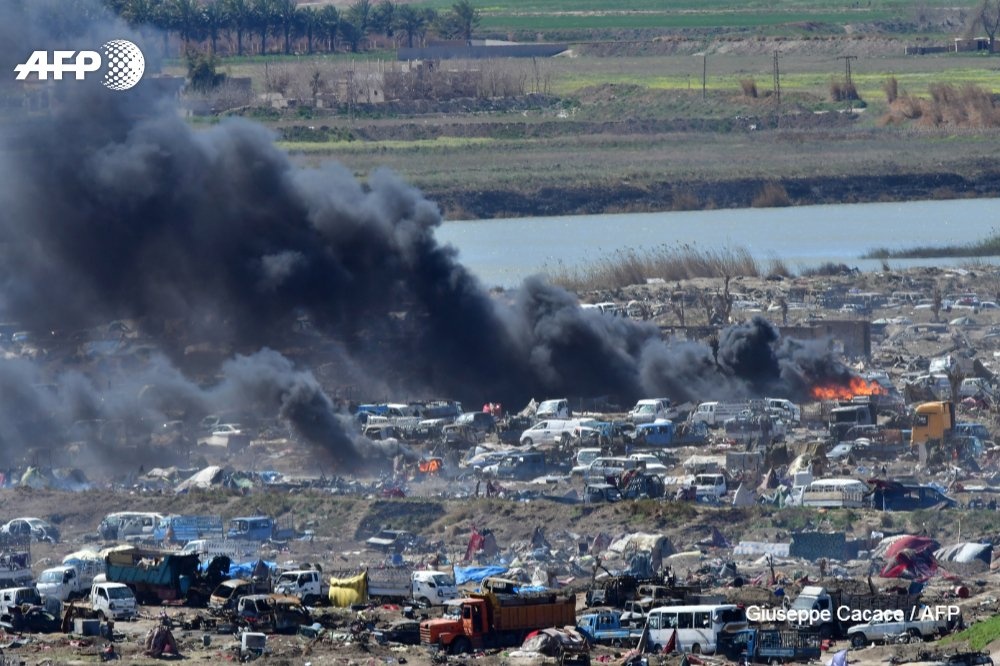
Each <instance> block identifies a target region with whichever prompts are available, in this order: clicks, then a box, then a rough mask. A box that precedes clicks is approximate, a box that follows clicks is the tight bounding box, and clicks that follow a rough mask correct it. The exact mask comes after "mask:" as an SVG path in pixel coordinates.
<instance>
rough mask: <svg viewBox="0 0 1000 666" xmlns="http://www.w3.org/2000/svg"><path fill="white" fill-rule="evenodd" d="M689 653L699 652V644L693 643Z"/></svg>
mask: <svg viewBox="0 0 1000 666" xmlns="http://www.w3.org/2000/svg"><path fill="white" fill-rule="evenodd" d="M691 654H701V646H700V645H698V644H697V643H695V644H694V645H692V646H691Z"/></svg>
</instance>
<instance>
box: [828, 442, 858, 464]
mask: <svg viewBox="0 0 1000 666" xmlns="http://www.w3.org/2000/svg"><path fill="white" fill-rule="evenodd" d="M853 450H854V443H853V442H841V443H840V444H837V445H836V446H835V447H833V448H832V449H830V450H829V451H827V452H826V458H827V460H846V459H847V456H849V455H851V451H853Z"/></svg>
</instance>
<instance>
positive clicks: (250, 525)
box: [226, 516, 274, 541]
mask: <svg viewBox="0 0 1000 666" xmlns="http://www.w3.org/2000/svg"><path fill="white" fill-rule="evenodd" d="M272 534H274V520H272V519H271V518H269V517H267V516H246V517H243V518H233V519H232V520H230V521H229V531H228V532H226V538H229V539H244V540H246V541H267V540H268V539H270V538H271V535H272Z"/></svg>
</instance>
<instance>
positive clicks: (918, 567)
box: [879, 535, 941, 582]
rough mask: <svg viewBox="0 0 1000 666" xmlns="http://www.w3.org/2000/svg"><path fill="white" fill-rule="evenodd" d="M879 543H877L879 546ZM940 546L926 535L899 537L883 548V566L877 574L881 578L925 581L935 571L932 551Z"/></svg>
mask: <svg viewBox="0 0 1000 666" xmlns="http://www.w3.org/2000/svg"><path fill="white" fill-rule="evenodd" d="M881 545H882V544H879V546H880V547H881ZM940 547H941V544H939V543H938V542H937V541H935V540H934V539H931V538H928V537H922V536H911V535H906V536H902V537H899V538H897V539H896V540H895V541H894V542H892V543H891V544H890V545H888V546H887V547H886V548H885V556H884V557H885V566H884V567H883V568H882V572H881V573H880V574H879V575H881V576H882V577H883V578H905V579H907V580H913V581H916V582H925V581H927V580H928V579H929V578H931V577H932V576H934V575H935V574H936V573H937V570H938V564H937V560H936V559H934V551H936V550H938V549H939V548H940Z"/></svg>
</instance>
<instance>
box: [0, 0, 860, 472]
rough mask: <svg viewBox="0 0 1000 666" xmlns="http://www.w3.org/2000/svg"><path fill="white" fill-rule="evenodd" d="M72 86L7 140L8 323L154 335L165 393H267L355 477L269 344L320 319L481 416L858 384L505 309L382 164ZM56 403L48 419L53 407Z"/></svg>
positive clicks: (395, 374)
mask: <svg viewBox="0 0 1000 666" xmlns="http://www.w3.org/2000/svg"><path fill="white" fill-rule="evenodd" d="M57 6H58V7H59V9H60V10H61V9H62V8H63V5H61V4H60V5H57ZM15 7H16V6H15ZM3 14H4V16H0V24H2V25H4V26H5V28H6V29H9V28H10V26H12V25H13V26H18V28H23V29H18V28H16V29H15V30H14V31H13V32H12V33H9V34H8V35H6V36H7V37H9V38H10V39H11V41H10V42H8V43H7V44H6V47H5V48H4V50H3V54H4V55H5V56H6V57H8V58H9V57H14V58H15V60H14V62H16V61H17V60H18V59H20V60H23V59H24V58H25V57H26V55H27V53H28V52H30V50H32V49H33V48H45V45H46V44H47V43H50V42H47V41H46V40H48V39H50V37H51V35H46V32H45V31H44V30H38V29H37V27H38V24H37V23H32V22H31V20H30V19H29V18H28V17H27V15H25V14H23V13H22V14H18V10H17V9H10V8H5V9H4V10H3ZM4 19H6V20H4ZM42 25H43V26H44V23H43V24H42ZM81 26H83V27H80V28H79V31H78V33H77V35H76V37H75V39H73V40H71V41H74V43H79V42H81V41H85V39H84V38H87V39H93V40H96V43H93V44H89V45H87V46H86V48H96V46H97V45H98V44H99V43H100V40H102V39H105V38H111V37H121V36H127V35H123V34H122V33H123V31H124V28H122V26H120V25H117V24H114V23H113V22H108V21H97V20H95V21H93V22H91V23H87V22H83V23H81ZM29 28H30V29H29ZM61 29H62V30H64V31H65V28H61ZM64 37H65V36H64ZM32 40H34V42H33V43H32V44H31V45H29V44H28V43H27V42H29V41H32ZM137 41H139V43H140V45H143V44H142V43H141V41H140V40H138V39H137ZM12 54H13V56H12ZM3 65H4V71H12V67H13V65H11V67H6V65H7V62H6V61H5V62H4V63H3ZM62 83H66V84H68V85H66V86H65V91H66V92H65V98H64V99H63V100H62V101H59V102H57V103H55V104H54V105H53V108H52V109H51V110H50V111H48V112H44V113H39V114H34V115H31V116H18V117H17V119H16V130H17V131H16V132H15V131H8V132H5V135H6V136H7V137H8V138H7V140H6V141H5V145H4V146H3V155H2V158H0V159H2V162H0V175H2V181H0V210H2V211H3V213H2V222H0V239H2V245H0V286H2V290H0V307H2V310H3V317H4V318H6V319H8V320H16V321H18V322H20V323H22V324H23V325H24V326H25V327H26V328H28V329H31V330H33V331H52V330H58V331H76V330H80V329H87V328H91V327H94V326H95V325H100V324H106V322H108V321H111V320H116V319H123V318H128V319H130V320H136V321H139V322H141V326H142V329H143V331H144V332H145V333H146V334H148V335H151V336H153V342H154V344H155V345H156V347H158V348H159V349H161V350H163V352H164V353H165V354H166V355H167V357H168V358H169V359H170V363H168V362H166V361H162V362H156V363H147V364H145V365H144V366H143V367H142V368H141V369H139V370H137V371H136V372H135V376H136V377H141V381H142V383H143V384H147V385H155V386H163V387H170V388H162V389H158V390H160V391H162V392H163V393H164V394H169V395H170V396H172V399H177V397H178V396H187V398H185V400H190V401H195V402H196V401H198V400H202V399H206V395H207V394H212V395H213V396H218V395H219V394H220V393H227V391H235V392H236V393H239V394H240V395H242V396H243V397H244V398H246V397H247V395H246V394H250V395H251V396H252V400H253V401H254V402H257V403H260V402H263V403H266V404H269V405H270V408H271V409H273V410H275V411H276V412H278V413H280V415H281V416H282V417H285V418H287V419H288V420H289V421H290V422H292V423H293V424H294V425H295V427H296V428H297V429H298V431H299V432H300V433H301V434H302V435H303V436H305V437H306V438H307V439H308V440H309V441H311V442H313V443H315V444H317V445H319V446H322V447H324V448H327V449H328V450H332V451H335V452H337V453H336V457H337V458H338V459H339V461H340V462H341V463H343V464H349V463H350V462H351V461H353V460H354V458H355V449H354V446H353V435H352V434H351V432H350V430H349V428H347V427H345V425H344V421H343V419H342V418H341V416H338V414H337V410H336V409H335V408H334V403H333V401H331V399H330V398H329V397H328V395H327V394H326V393H324V391H323V390H322V389H321V387H320V385H319V383H318V382H317V380H316V379H315V377H314V376H313V375H312V374H311V373H310V372H308V371H307V370H303V369H301V368H298V367H296V366H295V365H294V364H292V363H291V362H290V361H288V360H287V359H286V358H284V357H281V356H280V355H278V354H277V353H275V352H270V351H264V352H261V351H260V350H263V349H265V348H268V347H270V348H277V349H283V348H285V347H287V346H288V345H289V344H293V343H291V342H290V340H293V338H292V337H291V336H292V331H293V329H294V328H295V326H296V325H299V324H301V323H302V322H303V321H307V322H308V325H309V326H310V327H311V328H312V330H314V331H315V332H316V333H317V334H318V335H319V336H320V337H319V338H318V339H317V344H319V343H320V341H321V340H325V341H331V340H333V341H336V344H337V345H339V346H338V349H341V350H343V353H345V354H346V355H347V356H348V357H349V359H350V362H351V363H352V364H354V365H355V366H356V367H361V368H365V369H366V371H367V374H368V383H367V385H366V386H362V389H371V387H372V386H375V385H376V384H377V385H378V386H388V387H391V388H392V389H393V390H395V391H397V392H398V393H399V394H400V395H401V396H404V397H405V395H409V394H416V393H420V394H423V395H431V394H438V395H445V396H449V397H451V396H454V397H457V398H459V399H463V400H465V401H466V402H467V403H468V402H471V403H473V404H477V403H479V401H484V400H500V401H502V402H504V403H505V404H507V405H520V404H522V403H523V402H525V401H527V400H528V399H529V398H531V397H539V398H543V397H548V396H562V395H575V396H579V395H614V396H617V397H618V398H619V399H621V400H633V399H635V398H638V397H643V396H648V395H657V396H661V395H662V396H667V397H672V398H674V399H677V400H696V399H708V398H712V397H727V396H738V395H744V396H745V395H748V394H762V393H771V394H776V395H788V396H790V397H799V398H801V397H803V393H802V391H804V390H805V389H807V388H808V386H809V385H810V384H811V383H813V381H817V380H822V379H824V378H825V377H827V376H829V374H830V373H833V374H836V373H839V372H842V370H843V369H842V368H840V367H838V366H837V365H836V364H835V363H832V362H831V361H829V360H828V359H827V357H826V356H825V355H824V354H823V353H821V352H819V351H817V350H816V349H814V348H812V347H805V346H801V345H800V346H794V347H790V346H789V345H787V344H782V343H781V341H780V340H779V339H778V335H777V333H776V331H775V329H774V328H773V327H772V326H771V325H770V324H768V323H767V322H766V321H764V320H763V319H754V320H753V321H752V322H750V323H748V324H743V325H739V326H735V327H732V328H730V329H728V330H726V331H724V332H723V333H722V334H721V335H720V337H719V343H718V349H717V350H716V351H713V350H712V349H711V348H709V347H706V346H703V345H699V344H695V343H690V342H676V343H672V342H669V341H664V340H663V339H662V338H661V335H660V332H659V330H658V329H657V328H656V327H654V326H652V325H649V324H644V323H637V322H634V321H630V320H626V319H620V318H610V317H606V316H603V315H601V314H599V313H594V312H588V311H584V310H581V309H580V308H579V306H578V303H577V301H576V299H575V297H573V296H572V295H571V294H569V293H567V292H565V291H564V290H562V289H559V288H557V287H554V286H552V285H549V284H546V283H545V282H544V281H542V280H541V279H530V280H527V281H526V282H525V283H524V285H523V287H522V288H521V289H519V290H518V291H517V292H516V293H515V294H514V296H513V300H512V302H511V303H501V302H498V301H496V300H495V299H493V298H492V297H491V296H490V295H489V294H488V293H487V291H486V290H484V289H483V288H482V286H481V285H480V284H479V283H478V281H477V280H476V279H475V278H474V277H473V276H472V275H471V274H470V273H469V272H468V271H467V270H466V269H465V268H464V267H463V266H462V265H460V264H459V263H458V261H457V259H456V254H455V251H454V250H453V249H452V248H450V247H447V246H442V245H440V244H439V243H438V242H437V240H436V239H435V236H434V229H435V227H437V225H438V224H440V222H441V217H440V213H439V211H438V209H437V207H436V206H435V205H434V204H433V203H431V202H429V201H427V200H426V199H425V198H424V197H423V196H422V195H421V194H420V193H419V192H418V191H417V190H415V189H414V188H412V187H410V186H408V185H407V184H405V183H403V182H402V181H401V180H400V179H399V178H398V177H396V176H395V175H393V174H391V173H389V172H386V171H376V172H375V173H373V174H372V175H371V176H370V177H369V179H368V180H367V181H365V182H359V181H358V180H357V179H355V178H354V177H353V176H352V174H351V173H349V172H348V171H347V170H346V169H344V168H343V167H341V166H339V165H337V164H328V165H326V166H324V167H322V168H319V169H305V168H301V167H299V166H296V165H294V164H293V163H292V162H291V161H290V160H289V158H288V156H287V155H285V154H284V153H282V152H281V151H280V150H278V149H276V148H275V147H274V145H273V137H272V135H271V134H270V133H269V132H268V131H266V130H265V129H264V128H262V127H260V126H257V125H254V124H252V123H249V122H246V121H242V120H227V121H223V122H222V123H220V124H219V125H218V126H215V127H211V128H209V129H201V130H195V129H192V127H191V126H190V125H189V124H188V123H186V122H185V121H184V120H183V119H182V118H181V117H180V115H179V113H178V110H177V109H176V108H175V106H174V105H173V104H172V103H170V102H169V101H168V100H164V99H160V98H158V97H157V95H156V94H155V92H153V91H154V90H155V85H153V84H154V82H153V81H150V80H147V81H146V82H145V83H144V84H140V89H136V90H135V91H131V92H128V93H119V92H111V91H108V90H104V89H103V88H100V87H96V86H81V85H73V84H70V83H69V82H62ZM54 85H56V86H58V85H61V84H60V83H58V82H57V83H56V84H54ZM143 85H145V90H143V89H141V87H142V86H143ZM60 90H62V88H60ZM15 92H16V90H15ZM294 340H300V338H294ZM294 344H298V342H295V343H294ZM193 345H208V346H210V347H212V348H215V349H231V350H234V353H240V354H242V355H241V356H238V357H236V360H234V361H231V362H229V363H227V364H225V365H224V366H222V367H221V376H222V377H223V378H224V379H223V380H222V382H221V383H220V384H219V386H223V387H230V388H227V389H215V388H209V389H205V388H201V387H199V386H196V385H195V384H194V383H192V382H190V381H189V380H188V379H187V378H186V376H185V375H184V374H183V373H181V372H178V371H177V370H174V368H175V367H185V363H186V361H187V359H188V358H189V356H188V353H187V352H189V351H190V349H191V348H192V346H193ZM25 371H26V370H25V369H24V368H23V367H22V364H21V362H19V361H18V362H3V363H0V384H3V385H9V384H16V383H17V382H18V381H20V380H19V379H15V378H14V376H15V375H19V374H20V373H23V372H25ZM151 373H152V375H155V376H150V374H151ZM815 373H822V375H816V374H815ZM60 376H61V377H62V378H63V380H65V378H66V377H67V375H60ZM123 376H128V374H127V372H125V371H124V370H120V369H119V370H118V371H116V373H115V377H116V382H119V383H121V384H124V385H128V386H129V387H130V390H131V388H134V386H132V385H133V384H136V383H137V382H136V381H133V380H131V379H129V380H123V379H122V377H123ZM355 379H357V378H355ZM81 381H82V380H81ZM87 381H94V380H93V378H88V379H87ZM43 383H45V381H44V379H43V378H38V379H37V380H33V384H43ZM232 387H239V389H238V390H237V389H236V388H232ZM81 393H86V392H85V391H83V392H81ZM110 393H111V392H109V391H107V390H104V389H102V388H101V387H99V386H98V387H96V388H95V390H94V393H93V395H95V396H96V395H101V396H103V397H102V398H101V400H98V401H96V402H94V404H89V405H86V404H82V405H76V406H75V407H74V409H72V410H69V411H68V414H69V415H71V416H74V417H76V418H80V416H79V414H80V413H82V412H93V413H108V412H109V411H114V409H117V407H109V404H111V403H113V404H115V405H123V404H128V403H129V401H128V400H125V399H124V397H122V398H121V400H119V401H117V402H116V401H113V400H110V399H109V398H108V396H109V395H110ZM390 397H392V396H390ZM36 402H37V408H33V409H35V411H39V410H45V409H47V408H48V407H47V406H46V405H45V401H44V400H42V399H41V398H37V399H36ZM84 402H86V401H84ZM29 411H32V410H29ZM0 416H2V415H0ZM66 418H67V419H68V418H69V416H67V417H66ZM42 420H44V419H42ZM33 432H34V431H33ZM0 434H3V436H4V437H5V439H6V440H7V441H13V439H15V438H16V433H13V434H11V433H0ZM47 436H48V435H47ZM51 436H53V437H54V436H55V435H54V434H53V435H51ZM22 438H23V437H22Z"/></svg>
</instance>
